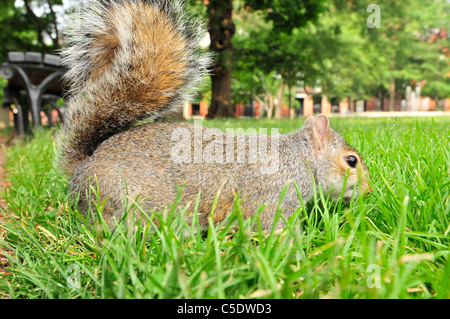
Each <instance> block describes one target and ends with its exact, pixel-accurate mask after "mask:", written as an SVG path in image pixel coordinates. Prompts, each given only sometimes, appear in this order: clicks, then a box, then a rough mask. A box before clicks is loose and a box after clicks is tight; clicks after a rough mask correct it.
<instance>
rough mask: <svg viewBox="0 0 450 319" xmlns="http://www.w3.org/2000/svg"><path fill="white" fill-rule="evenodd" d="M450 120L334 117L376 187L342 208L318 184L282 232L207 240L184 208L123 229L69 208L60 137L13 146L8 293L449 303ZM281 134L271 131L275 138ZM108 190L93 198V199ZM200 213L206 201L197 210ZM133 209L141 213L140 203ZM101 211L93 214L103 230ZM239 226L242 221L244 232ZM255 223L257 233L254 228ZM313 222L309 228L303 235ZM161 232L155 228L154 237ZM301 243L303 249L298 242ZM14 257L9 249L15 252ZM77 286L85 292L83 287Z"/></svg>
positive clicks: (235, 123)
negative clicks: (57, 164)
mask: <svg viewBox="0 0 450 319" xmlns="http://www.w3.org/2000/svg"><path fill="white" fill-rule="evenodd" d="M448 120H449V119H448V117H442V118H435V119H429V118H422V119H419V118H396V119H369V118H346V119H336V118H331V119H330V121H331V125H332V127H333V128H335V129H336V130H337V131H338V132H340V133H341V134H342V135H343V136H344V137H345V138H346V139H347V140H348V141H349V142H350V144H352V145H353V146H354V147H355V148H357V149H358V150H359V151H360V152H361V154H362V156H363V158H364V159H365V161H366V163H367V165H368V168H369V171H370V173H371V179H372V182H371V185H372V188H373V192H372V193H371V194H368V195H367V196H364V197H361V198H359V199H357V200H356V201H351V202H350V203H342V202H337V203H333V202H331V201H330V200H329V199H328V198H327V197H326V196H324V195H323V194H322V192H321V190H320V188H319V189H317V191H316V196H315V198H314V200H312V201H311V202H310V203H309V204H308V205H304V206H302V207H301V208H300V209H299V210H297V212H296V213H295V214H294V216H293V217H292V219H291V220H289V221H288V223H287V224H288V226H287V227H286V228H285V230H284V231H283V232H281V233H273V232H271V233H270V234H263V233H261V231H259V230H258V218H257V217H255V218H253V219H251V220H247V221H244V220H243V219H242V215H241V213H240V205H239V202H236V204H235V206H234V208H233V209H232V211H231V212H230V216H229V218H228V219H227V220H226V221H224V222H223V223H222V224H221V225H220V226H218V227H213V226H210V227H209V229H208V232H207V233H205V234H202V233H201V232H200V231H199V230H198V228H197V225H198V223H197V222H196V220H195V218H194V223H193V224H192V225H187V224H186V223H185V222H184V220H183V219H182V218H181V217H182V216H183V214H184V212H185V209H184V207H178V206H177V205H176V203H175V205H174V206H173V207H172V208H171V209H169V210H168V211H167V212H166V213H165V214H163V213H159V212H149V216H150V217H154V218H156V219H157V220H159V222H160V224H161V226H160V227H155V224H154V220H153V219H152V218H144V219H142V220H140V221H139V222H137V221H135V220H133V219H130V220H129V222H131V223H133V225H134V223H135V222H136V224H135V225H136V227H128V226H127V219H126V218H124V219H123V220H121V221H119V222H118V226H117V227H116V228H115V230H114V232H112V231H110V230H109V229H108V228H103V229H102V228H100V227H96V226H95V224H91V223H90V222H89V221H88V220H87V219H86V218H85V217H84V216H83V215H81V214H80V213H79V212H78V210H77V209H76V206H74V205H71V204H70V203H71V202H70V196H69V194H68V191H67V187H66V186H67V180H66V179H65V178H61V176H60V175H59V173H58V171H57V170H56V169H55V168H54V166H53V159H54V144H53V141H52V137H51V132H49V131H47V132H44V133H43V134H38V135H37V136H36V138H35V139H34V140H33V141H31V142H30V143H26V144H16V145H14V146H13V147H11V148H10V149H8V150H7V160H8V162H7V166H6V169H7V172H8V176H9V180H10V181H11V183H12V185H11V186H10V188H9V190H8V191H7V192H6V194H4V198H5V199H6V200H7V202H8V207H7V209H6V210H3V214H4V215H5V217H6V218H7V219H8V221H7V222H6V223H4V224H0V228H1V229H2V230H5V231H6V237H5V238H4V239H2V240H0V247H2V249H6V250H7V252H5V253H4V254H5V256H6V257H7V265H3V266H4V267H5V268H6V271H5V272H3V273H0V276H2V277H3V278H2V280H1V281H0V294H1V295H4V296H6V297H8V298H449V297H450V289H449V287H450V281H449V278H450V277H449V270H450V262H449V253H450V235H449V233H450V208H449V205H448V201H449V198H450V180H449V176H450V166H449V165H450V145H449V144H448V135H449V133H450V131H449V128H448V125H447V124H448ZM301 124H302V123H301V122H300V121H299V120H278V121H275V120H267V119H266V120H261V121H256V120H254V119H245V120H236V119H230V120H212V121H205V122H204V125H205V126H214V127H219V128H221V129H225V128H227V127H235V128H236V127H242V128H244V129H245V128H249V127H256V128H257V127H265V128H273V127H276V128H280V132H281V133H287V132H289V131H291V130H293V129H296V128H298V127H300V126H301ZM269 131H270V130H269ZM96 192H97V190H95V189H93V194H94V196H95V193H96ZM195 205H198V203H195ZM130 206H131V208H130V209H131V210H130V212H135V213H142V210H141V209H140V208H139V207H137V206H136V205H130ZM101 210H102V203H98V205H97V209H96V210H94V211H93V212H91V213H90V214H92V217H93V218H92V220H94V221H96V222H97V225H101V224H102V218H101V215H100V214H97V212H99V213H100V212H101ZM236 226H238V227H237V228H236ZM255 226H256V227H255ZM298 227H301V229H302V231H301V233H299V232H298V231H297V229H298ZM152 230H153V231H152ZM291 238H293V240H292V242H290V239H291ZM11 251H12V253H8V252H11ZM77 282H79V284H80V285H79V286H78V287H79V288H77V286H73V283H77Z"/></svg>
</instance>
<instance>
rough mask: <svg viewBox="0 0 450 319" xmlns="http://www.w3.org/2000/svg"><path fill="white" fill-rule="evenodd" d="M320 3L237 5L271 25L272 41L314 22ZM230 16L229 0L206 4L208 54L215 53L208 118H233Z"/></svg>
mask: <svg viewBox="0 0 450 319" xmlns="http://www.w3.org/2000/svg"><path fill="white" fill-rule="evenodd" d="M236 1H237V0H235V1H234V2H236ZM323 3H324V0H303V1H297V0H276V1H268V0H246V1H244V0H243V1H242V2H239V3H237V4H242V5H243V7H244V8H245V10H248V11H257V12H259V13H260V14H261V16H262V17H263V19H264V20H265V21H266V22H270V23H271V24H272V26H273V27H272V30H273V34H272V35H273V36H272V37H271V38H270V39H271V40H274V39H276V35H277V34H279V33H287V34H289V33H290V32H292V30H293V29H294V28H296V27H302V26H305V25H306V24H307V23H308V21H310V20H314V19H316V18H317V16H318V14H319V12H321V10H322V7H323ZM232 14H233V1H232V0H225V1H223V0H222V1H220V0H209V1H208V5H207V15H208V24H209V29H210V37H211V51H213V52H214V53H215V54H216V60H215V61H216V62H215V65H214V70H213V74H212V77H211V79H212V102H211V107H210V110H209V114H208V116H209V117H232V116H234V111H233V107H232V104H231V101H232V99H231V79H232V67H233V63H234V62H233V57H234V51H235V50H234V49H235V48H234V45H233V42H232V38H233V35H234V34H235V33H236V27H235V24H234V22H233V19H232Z"/></svg>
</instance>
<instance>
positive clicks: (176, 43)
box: [58, 0, 210, 174]
mask: <svg viewBox="0 0 450 319" xmlns="http://www.w3.org/2000/svg"><path fill="white" fill-rule="evenodd" d="M66 36H67V38H66V39H67V41H68V48H67V49H65V50H64V51H63V52H62V57H63V63H64V64H65V65H66V67H67V69H68V71H67V73H66V75H65V78H66V80H67V81H68V83H69V84H70V87H71V91H70V94H69V95H70V97H69V99H68V101H67V104H66V114H65V123H64V125H63V127H62V129H61V131H60V134H59V137H58V144H59V149H60V152H61V153H60V156H59V162H60V165H61V166H62V168H63V170H64V171H66V172H67V173H68V174H72V172H73V170H74V169H75V168H76V166H77V165H78V164H79V163H80V162H81V161H83V160H84V159H85V158H87V157H89V156H90V155H92V153H93V152H94V151H95V149H96V148H97V146H98V145H99V144H100V143H102V142H103V141H105V140H106V139H108V138H109V137H111V136H113V135H114V134H116V133H119V132H121V131H123V130H126V129H128V128H130V127H131V126H132V125H133V123H136V122H138V121H141V120H144V119H155V118H158V117H162V116H164V115H167V114H168V113H170V112H172V111H174V110H180V107H181V105H182V103H183V102H184V101H185V100H188V99H189V98H190V94H191V93H192V92H193V90H194V89H195V88H196V87H197V86H198V85H199V84H200V83H201V82H202V81H203V79H204V77H205V75H206V73H207V69H208V67H209V64H210V57H209V54H208V53H204V52H201V50H200V49H199V47H198V46H199V42H200V40H201V38H202V37H203V36H204V26H203V24H202V23H200V22H199V20H197V19H194V18H192V17H190V16H186V14H185V12H184V11H183V2H182V1H181V0H150V1H144V0H128V1H127V0H110V1H102V0H94V1H88V2H87V3H84V4H83V5H82V6H81V8H80V9H79V10H78V11H77V12H76V13H75V14H74V17H73V18H72V22H71V24H70V25H69V28H68V30H67V33H66Z"/></svg>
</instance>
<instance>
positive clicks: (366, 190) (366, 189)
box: [363, 182, 373, 194]
mask: <svg viewBox="0 0 450 319" xmlns="http://www.w3.org/2000/svg"><path fill="white" fill-rule="evenodd" d="M363 189H364V194H367V193H372V192H373V188H372V186H370V184H369V183H367V182H364V183H363Z"/></svg>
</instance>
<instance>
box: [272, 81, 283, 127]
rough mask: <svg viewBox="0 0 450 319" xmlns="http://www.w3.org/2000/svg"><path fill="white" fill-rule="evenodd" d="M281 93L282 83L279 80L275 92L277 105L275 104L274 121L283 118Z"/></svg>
mask: <svg viewBox="0 0 450 319" xmlns="http://www.w3.org/2000/svg"><path fill="white" fill-rule="evenodd" d="M283 93H284V81H283V79H281V85H280V87H279V88H278V92H277V103H276V104H275V116H274V118H276V119H281V118H282V117H283Z"/></svg>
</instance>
